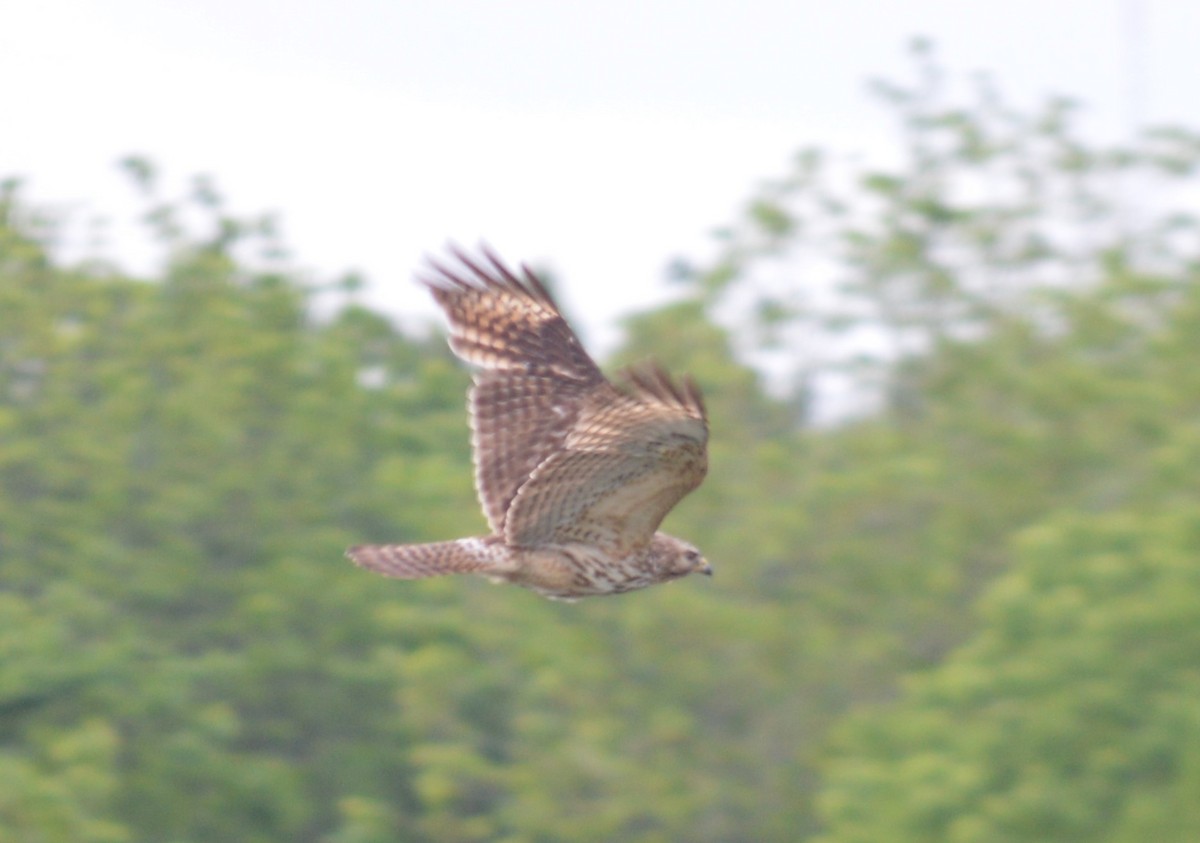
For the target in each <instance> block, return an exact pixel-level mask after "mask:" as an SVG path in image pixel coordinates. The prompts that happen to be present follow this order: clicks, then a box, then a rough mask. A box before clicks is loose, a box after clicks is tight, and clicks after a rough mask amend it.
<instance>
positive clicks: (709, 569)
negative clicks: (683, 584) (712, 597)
mask: <svg viewBox="0 0 1200 843" xmlns="http://www.w3.org/2000/svg"><path fill="white" fill-rule="evenodd" d="M696 572H697V573H700V574H704V576H706V577H711V576H712V575H713V566H712V565H709V564H708V560H707V559H706V560H704V564H703V565H701V566H700V567H699V568H697V569H696Z"/></svg>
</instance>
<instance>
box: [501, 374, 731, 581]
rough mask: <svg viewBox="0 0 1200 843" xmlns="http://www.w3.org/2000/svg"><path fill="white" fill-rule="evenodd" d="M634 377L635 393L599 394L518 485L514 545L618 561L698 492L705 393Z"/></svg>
mask: <svg viewBox="0 0 1200 843" xmlns="http://www.w3.org/2000/svg"><path fill="white" fill-rule="evenodd" d="M628 379H629V381H630V386H631V389H630V390H629V392H619V391H618V390H616V389H615V388H614V387H613V386H612V385H611V384H609V383H607V382H603V383H600V384H597V385H596V386H594V387H593V388H592V390H591V391H590V393H589V394H588V395H587V396H586V398H585V399H584V401H583V404H582V406H581V408H580V412H579V414H578V417H577V419H576V421H575V423H574V425H573V426H572V428H571V430H570V431H569V432H568V433H567V435H566V437H565V438H564V440H563V442H562V445H561V450H559V451H558V452H557V453H555V454H554V455H553V456H551V457H550V458H549V459H547V460H546V461H545V462H544V463H542V464H541V465H539V466H538V467H537V468H536V469H535V470H534V472H533V475H532V476H531V477H530V478H529V481H528V482H527V483H525V484H524V485H523V486H521V488H520V490H519V491H518V492H517V496H516V500H514V501H513V504H512V507H511V509H510V510H509V513H508V518H507V520H506V522H505V538H506V540H507V541H508V543H509V544H511V545H525V546H530V545H539V544H559V543H568V542H582V543H585V544H591V545H596V546H598V547H601V548H604V549H605V550H607V551H609V552H610V553H611V554H612V555H613V556H614V557H616V558H620V557H621V556H624V555H625V554H626V553H628V552H629V551H630V550H632V549H634V548H635V547H638V546H639V545H642V544H644V543H645V542H647V541H649V540H650V537H651V536H652V535H653V533H654V531H655V530H657V529H658V525H659V524H660V523H662V520H663V518H664V517H666V514H667V513H668V512H670V510H671V509H672V507H674V506H675V504H677V503H679V501H680V500H681V499H682V498H683V496H684V495H686V494H687V493H688V492H690V491H692V490H693V489H695V488H696V487H697V486H699V485H700V481H702V480H703V479H704V474H705V471H706V470H707V467H708V460H707V452H706V443H707V441H708V423H707V420H706V417H705V411H704V402H703V400H702V399H701V397H700V391H699V389H697V388H696V386H695V384H693V383H692V382H691V381H685V382H684V385H683V387H682V388H681V387H679V386H676V385H675V384H674V383H672V382H671V380H670V378H669V377H668V376H667V375H666V373H665V372H663V371H662V370H661V369H658V368H643V369H640V370H631V371H630V372H629V373H628Z"/></svg>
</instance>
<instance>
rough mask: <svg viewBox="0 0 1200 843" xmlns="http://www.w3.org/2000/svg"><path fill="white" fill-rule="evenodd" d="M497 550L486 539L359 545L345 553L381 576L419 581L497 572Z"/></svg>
mask: <svg viewBox="0 0 1200 843" xmlns="http://www.w3.org/2000/svg"><path fill="white" fill-rule="evenodd" d="M499 551H500V548H498V547H497V546H496V544H495V543H494V542H490V541H488V540H487V539H458V540H457V541H449V542H433V543H431V544H363V545H358V546H357V547H352V548H350V549H349V550H347V551H346V556H347V558H349V559H350V560H351V561H352V562H354V564H355V565H358V566H360V567H362V568H366V569H368V570H371V571H375V572H376V573H379V574H383V575H384V576H385V577H395V578H397V579H402V580H419V579H422V578H424V577H440V576H442V575H445V574H487V573H489V572H496V573H499V570H498V569H499V568H502V565H501V561H502V560H501V558H500V553H499Z"/></svg>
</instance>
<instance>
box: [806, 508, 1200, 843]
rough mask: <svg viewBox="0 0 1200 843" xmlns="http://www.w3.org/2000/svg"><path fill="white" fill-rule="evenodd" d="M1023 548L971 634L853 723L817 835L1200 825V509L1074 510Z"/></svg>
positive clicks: (1125, 832)
mask: <svg viewBox="0 0 1200 843" xmlns="http://www.w3.org/2000/svg"><path fill="white" fill-rule="evenodd" d="M1016 545H1017V558H1016V560H1015V563H1014V566H1013V568H1012V570H1011V571H1009V572H1008V573H1007V574H1006V575H1004V576H1003V577H1001V578H1000V579H999V580H997V582H996V583H995V584H994V585H993V586H992V587H991V588H990V589H989V590H988V592H987V593H986V595H985V596H984V598H983V600H982V601H981V602H980V615H981V627H980V630H979V632H978V634H977V635H976V636H975V637H974V638H973V639H972V641H971V642H970V643H969V644H968V645H966V646H964V647H962V648H961V649H960V650H959V651H958V652H956V653H955V654H954V655H953V656H952V657H951V658H949V659H948V660H947V661H946V662H945V663H943V664H942V665H940V666H939V667H938V668H937V669H936V670H934V671H931V672H929V673H927V674H924V675H922V676H919V677H916V678H914V679H913V680H912V682H911V683H909V685H908V686H907V688H906V693H905V699H904V701H903V702H902V703H900V704H898V705H895V706H892V707H891V708H890V710H889V711H887V712H886V713H883V712H879V711H874V712H867V713H863V714H860V715H857V716H856V717H855V718H853V719H852V721H851V722H850V724H849V726H848V727H847V729H846V736H845V742H846V744H847V746H846V748H845V751H846V753H847V754H846V756H845V757H843V758H842V759H841V760H839V761H838V762H837V763H835V764H833V765H832V767H831V773H830V778H829V786H828V788H827V789H826V791H825V793H824V795H823V797H822V801H821V803H822V808H823V810H824V812H825V814H826V816H827V817H828V818H829V821H830V833H829V834H828V835H827V836H826V837H823V838H821V839H824V840H830V841H834V840H837V841H874V840H884V839H886V840H895V841H910V840H911V841H939V840H946V841H962V843H967V842H968V841H985V840H986V841H1005V840H1013V841H1016V840H1123V839H1124V840H1130V839H1142V840H1145V839H1148V838H1147V837H1145V836H1140V837H1139V836H1137V835H1139V834H1140V835H1144V834H1145V833H1147V832H1149V831H1153V832H1154V833H1155V834H1156V837H1155V838H1154V839H1159V840H1178V841H1185V840H1194V839H1196V835H1197V834H1198V833H1200V811H1198V810H1197V802H1196V791H1195V789H1194V787H1195V784H1196V782H1197V779H1196V776H1195V771H1196V768H1197V764H1200V754H1197V749H1198V747H1200V745H1198V744H1197V741H1196V737H1195V736H1196V735H1198V734H1200V707H1198V706H1197V704H1196V700H1197V699H1198V697H1197V693H1198V692H1200V568H1197V566H1196V564H1195V561H1196V559H1197V556H1198V555H1200V506H1196V505H1193V506H1190V507H1184V508H1180V509H1178V510H1172V511H1169V512H1162V513H1144V512H1128V511H1126V512H1110V513H1106V514H1104V515H1097V514H1094V513H1093V514H1087V515H1084V514H1064V515H1060V516H1058V517H1056V518H1053V519H1049V520H1047V521H1046V522H1043V523H1041V524H1039V525H1037V526H1036V527H1032V528H1030V529H1029V530H1027V531H1025V532H1024V533H1023V534H1022V535H1021V536H1020V537H1019V538H1018V539H1017V540H1016ZM1113 829H1116V831H1115V832H1114V831H1113Z"/></svg>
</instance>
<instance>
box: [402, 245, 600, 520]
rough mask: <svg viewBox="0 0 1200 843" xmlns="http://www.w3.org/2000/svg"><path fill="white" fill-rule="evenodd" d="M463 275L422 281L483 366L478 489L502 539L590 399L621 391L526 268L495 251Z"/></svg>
mask: <svg viewBox="0 0 1200 843" xmlns="http://www.w3.org/2000/svg"><path fill="white" fill-rule="evenodd" d="M453 252H454V256H455V257H456V258H457V260H458V261H459V262H460V263H461V264H462V269H458V268H452V267H448V266H446V265H444V264H441V263H438V262H435V261H430V264H431V266H432V267H433V269H434V270H435V271H436V274H434V275H433V276H431V277H425V278H422V281H423V282H424V283H425V285H426V286H428V287H429V288H430V290H431V291H432V292H433V296H434V298H435V299H436V300H437V302H438V304H440V305H441V307H442V309H443V310H444V311H445V312H446V316H447V317H448V318H449V320H450V347H451V348H453V349H454V351H455V353H457V354H458V355H459V356H460V357H462V358H463V359H464V360H466V361H467V362H469V363H473V364H475V365H476V366H478V367H479V370H478V371H477V372H476V374H475V386H474V387H473V388H472V389H471V396H470V407H471V431H472V435H471V443H472V446H473V448H474V453H475V489H476V492H477V493H478V495H479V503H480V505H481V506H482V507H483V512H484V515H485V516H486V517H487V520H488V524H489V525H490V526H491V528H492V531H493V532H494V533H497V534H501V535H503V534H504V532H505V523H506V518H507V513H508V510H509V507H510V506H511V504H512V502H513V499H514V498H515V497H516V495H517V490H518V489H520V488H521V486H522V485H523V484H524V483H525V482H526V481H527V480H528V479H529V476H530V475H531V474H532V473H533V471H534V469H536V468H537V467H538V466H539V465H541V464H542V463H543V462H545V461H546V460H547V459H548V458H550V456H551V455H553V454H555V453H557V452H558V451H560V450H561V449H562V447H563V443H564V442H565V441H566V439H567V437H568V434H569V433H570V432H571V430H572V429H573V428H574V426H575V424H576V421H577V419H578V417H579V414H580V412H581V409H582V407H583V405H584V402H585V399H586V398H587V396H589V395H591V394H592V393H593V392H594V391H595V390H597V389H604V388H606V387H607V388H609V389H611V387H610V386H609V385H608V382H607V381H605V379H604V376H603V375H602V374H601V373H600V370H599V369H598V368H597V367H596V364H595V363H594V362H593V361H592V358H591V357H589V356H588V354H587V352H586V351H584V350H583V346H582V345H580V343H579V340H578V339H577V338H576V337H575V334H574V332H573V331H572V330H571V328H570V326H569V325H567V323H566V321H565V320H564V319H563V318H562V315H561V314H560V313H559V312H558V307H557V306H556V305H555V304H554V300H553V299H552V298H551V297H550V294H549V293H548V292H547V291H546V288H545V287H543V286H542V284H541V282H540V281H538V279H537V277H536V276H535V275H534V274H533V273H532V272H530V271H529V270H528V269H526V268H524V267H522V275H521V277H518V276H517V275H515V274H514V273H512V272H511V271H510V270H509V269H508V268H507V267H505V266H504V264H503V263H501V262H500V260H499V259H498V258H497V257H496V256H495V255H493V254H492V253H491V252H490V251H488V250H486V249H484V250H483V257H484V260H485V261H486V263H485V262H483V261H477V260H475V259H472V258H471V257H469V256H468V255H466V254H464V253H463V252H462V251H461V250H457V249H455V250H453Z"/></svg>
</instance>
